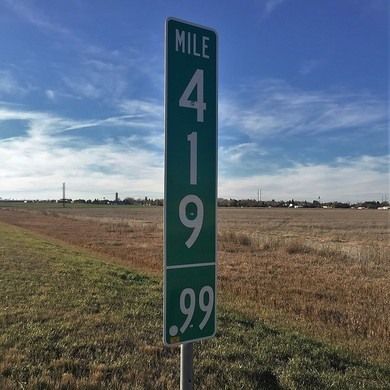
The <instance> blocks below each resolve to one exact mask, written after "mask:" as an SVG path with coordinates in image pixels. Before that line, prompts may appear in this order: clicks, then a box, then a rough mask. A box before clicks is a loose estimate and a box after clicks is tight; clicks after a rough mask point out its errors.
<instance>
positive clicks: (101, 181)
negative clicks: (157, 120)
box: [0, 102, 163, 198]
mask: <svg viewBox="0 0 390 390" xmlns="http://www.w3.org/2000/svg"><path fill="white" fill-rule="evenodd" d="M139 103H140V102H139ZM140 105H141V103H140ZM117 119H118V118H117ZM113 120H114V121H115V120H116V119H115V118H108V119H106V123H109V122H110V121H113ZM145 120H147V119H146V118H145ZM1 121H19V122H20V121H21V122H24V123H25V124H26V126H27V133H25V134H23V135H22V136H17V137H11V138H3V139H1V138H0V162H1V163H0V178H1V188H0V196H2V197H3V198H5V197H7V196H14V197H15V196H17V197H22V198H23V197H36V198H39V197H44V198H47V197H58V194H57V186H58V185H59V184H58V183H61V182H62V181H66V182H67V183H69V188H72V195H71V196H73V197H80V196H83V197H85V196H91V194H95V196H109V194H111V192H112V193H115V192H116V191H120V192H121V193H122V196H124V195H129V196H143V195H145V194H149V195H152V196H162V179H161V178H162V177H163V172H162V170H163V153H162V149H161V148H160V145H159V144H157V145H153V144H152V143H153V142H154V141H155V142H159V140H158V138H157V137H156V133H153V131H145V132H144V133H139V134H138V135H137V136H133V135H132V134H129V135H128V136H122V137H120V138H117V139H114V138H113V137H112V134H111V135H107V138H106V139H105V142H103V143H101V142H100V143H94V142H91V141H90V140H89V141H88V142H85V141H84V139H83V136H82V135H78V136H77V137H76V136H74V135H72V134H70V133H69V130H70V129H72V128H73V129H76V128H79V129H81V128H83V126H86V123H85V122H84V121H82V122H77V121H75V120H72V119H68V118H62V117H59V116H54V115H52V114H49V113H45V112H34V111H22V110H17V109H12V108H10V107H5V108H4V107H3V108H2V109H1V110H0V122H1ZM102 123H104V121H103V122H102ZM139 123H140V124H141V122H139ZM92 125H94V124H93V123H92V121H91V126H92ZM0 135H1V134H0ZM110 191H111V192H110ZM86 194H87V195H86ZM112 195H113V194H112Z"/></svg>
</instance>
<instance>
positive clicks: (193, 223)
mask: <svg viewBox="0 0 390 390" xmlns="http://www.w3.org/2000/svg"><path fill="white" fill-rule="evenodd" d="M190 203H193V204H194V205H195V206H196V217H195V218H194V219H189V218H188V217H187V213H186V210H187V206H188V205H189V204H190ZM179 218H180V221H181V223H182V224H183V225H184V226H185V227H188V228H191V229H194V230H193V231H192V233H191V235H190V237H189V238H188V240H187V241H186V242H185V244H186V246H187V248H191V247H192V245H194V243H195V241H196V240H197V238H198V236H199V233H200V231H201V229H202V225H203V203H202V201H201V200H200V198H199V197H198V196H196V195H192V194H190V195H187V196H185V197H184V198H183V199H182V200H181V202H180V205H179Z"/></svg>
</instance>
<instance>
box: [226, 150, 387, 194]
mask: <svg viewBox="0 0 390 390" xmlns="http://www.w3.org/2000/svg"><path fill="white" fill-rule="evenodd" d="M389 163H390V157H389V156H361V157H359V158H353V159H352V158H345V157H344V158H340V159H336V160H335V161H332V162H330V163H328V164H308V165H304V164H299V163H296V164H294V165H293V166H291V167H290V168H284V169H279V170H278V171H277V172H273V173H272V174H263V175H251V176H246V177H241V178H237V177H236V178H232V177H227V176H221V177H220V180H219V184H220V186H219V196H222V197H226V198H229V197H236V198H252V199H255V198H256V194H257V190H258V188H259V187H261V188H262V192H263V194H264V199H269V200H270V199H279V200H281V199H282V200H288V199H291V198H294V199H300V200H308V201H311V200H313V199H317V198H318V196H320V197H321V199H322V200H323V201H335V200H338V201H361V200H367V199H373V200H380V199H381V196H382V194H384V193H388V192H389V177H388V172H387V167H388V166H389Z"/></svg>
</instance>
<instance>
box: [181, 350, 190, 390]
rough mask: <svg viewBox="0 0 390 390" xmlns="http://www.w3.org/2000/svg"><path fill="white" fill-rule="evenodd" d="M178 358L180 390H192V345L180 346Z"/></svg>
mask: <svg viewBox="0 0 390 390" xmlns="http://www.w3.org/2000/svg"><path fill="white" fill-rule="evenodd" d="M180 349H181V356H180V390H192V382H193V378H192V375H193V370H192V351H193V344H192V343H187V344H182V345H181V347H180Z"/></svg>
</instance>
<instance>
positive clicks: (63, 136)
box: [0, 0, 390, 201]
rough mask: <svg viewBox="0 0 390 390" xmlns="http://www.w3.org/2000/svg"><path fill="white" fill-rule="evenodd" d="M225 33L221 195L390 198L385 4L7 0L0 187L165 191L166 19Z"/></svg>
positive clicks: (42, 192) (38, 194)
mask: <svg viewBox="0 0 390 390" xmlns="http://www.w3.org/2000/svg"><path fill="white" fill-rule="evenodd" d="M168 16H174V17H177V18H181V19H185V20H188V21H192V22H194V23H198V24H203V25H206V26H210V27H212V28H214V29H216V30H217V32H218V35H219V189H218V192H219V196H221V197H227V198H229V197H235V198H255V197H257V190H258V188H259V187H261V189H262V198H263V199H285V200H287V199H291V198H294V199H301V200H305V199H306V200H313V199H317V198H318V197H319V196H320V197H321V200H324V201H331V200H342V201H358V200H371V199H376V200H381V199H382V198H383V197H384V196H385V194H386V196H387V197H389V161H390V158H389V133H388V130H389V129H388V121H389V113H388V103H389V40H388V39H389V19H388V18H389V3H388V1H386V0H366V1H359V0H343V1H339V0H329V1H311V0H252V1H249V0H248V1H245V2H238V1H223V2H221V1H215V0H214V1H210V0H209V1H203V0H199V1H193V2H190V1H167V0H164V1H162V0H155V1H151V0H150V1H149V0H146V1H128V0H127V1H125V0H116V1H111V2H107V1H103V0H94V1H81V0H79V1H76V0H72V1H56V2H52V1H43V0H42V1H31V0H30V1H19V0H4V1H2V2H1V3H0V36H1V37H2V39H1V40H0V52H1V56H0V197H2V198H18V199H24V198H33V199H36V198H41V199H42V198H43V199H47V198H60V197H61V191H62V182H66V183H67V189H68V196H69V197H72V198H74V199H75V198H80V197H81V198H92V199H93V198H95V197H99V198H102V197H106V198H108V199H111V198H114V196H115V192H116V191H118V192H119V195H120V197H122V198H124V197H126V196H132V197H144V196H149V197H153V198H154V197H162V196H163V169H164V167H163V159H164V158H163V156H164V124H163V123H164V114H163V113H164V107H163V104H164V102H163V96H164V59H163V58H164V22H165V19H166V17H168Z"/></svg>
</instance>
